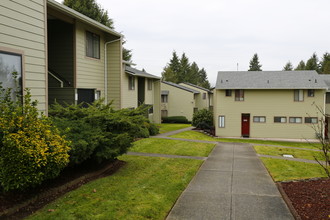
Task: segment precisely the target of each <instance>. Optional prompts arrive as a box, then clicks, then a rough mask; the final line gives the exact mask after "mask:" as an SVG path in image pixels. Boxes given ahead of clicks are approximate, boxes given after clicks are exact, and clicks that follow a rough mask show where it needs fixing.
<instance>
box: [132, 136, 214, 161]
mask: <svg viewBox="0 0 330 220" xmlns="http://www.w3.org/2000/svg"><path fill="white" fill-rule="evenodd" d="M214 146H215V144H206V143H191V142H187V141H178V140H168V139H161V138H146V139H142V140H139V141H136V142H134V144H133V147H132V148H130V151H133V152H143V153H157V154H174V155H182V156H201V157H207V156H208V155H209V154H210V152H211V151H212V149H213V148H214Z"/></svg>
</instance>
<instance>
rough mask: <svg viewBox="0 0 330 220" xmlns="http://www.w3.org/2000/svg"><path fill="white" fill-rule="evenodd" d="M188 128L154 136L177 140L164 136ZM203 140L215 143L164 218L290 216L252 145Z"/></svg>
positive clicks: (170, 219)
mask: <svg viewBox="0 0 330 220" xmlns="http://www.w3.org/2000/svg"><path fill="white" fill-rule="evenodd" d="M189 129H192V128H186V129H181V130H177V131H176V132H169V133H166V134H161V135H158V136H155V137H154V138H168V139H174V140H178V139H177V138H169V137H166V136H167V135H173V134H174V133H179V132H182V131H185V130H189ZM181 140H185V139H181ZM186 141H192V140H186ZM196 142H201V141H196ZM203 142H205V143H216V144H217V145H216V147H215V148H214V149H213V151H212V152H211V154H210V155H209V157H208V158H207V159H206V161H205V162H204V163H203V165H202V166H201V168H200V169H199V171H198V172H197V174H196V176H195V177H194V178H193V179H192V181H191V182H190V184H189V185H188V187H187V188H186V189H185V191H184V192H183V193H182V194H181V196H180V197H179V199H178V200H177V202H176V204H175V205H174V207H173V208H172V210H171V211H170V213H169V215H168V216H167V220H173V219H180V220H182V219H189V220H194V219H294V218H293V216H292V215H291V213H290V211H289V209H288V207H287V206H286V204H285V202H284V200H283V199H282V196H281V194H280V193H279V191H278V189H277V187H276V186H275V183H274V182H273V180H272V178H271V177H270V176H269V174H268V172H267V170H266V168H265V167H264V165H263V164H262V162H261V161H260V159H259V158H258V156H257V155H256V153H255V151H254V150H253V148H252V145H250V144H240V143H219V142H210V141H203Z"/></svg>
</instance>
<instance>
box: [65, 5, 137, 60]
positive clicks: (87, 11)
mask: <svg viewBox="0 0 330 220" xmlns="http://www.w3.org/2000/svg"><path fill="white" fill-rule="evenodd" d="M63 4H64V5H66V6H68V7H69V8H72V9H74V10H75V11H77V12H80V13H81V14H83V15H86V16H87V17H89V18H91V19H93V20H95V21H98V22H100V23H101V24H103V25H105V26H107V27H109V28H111V29H114V24H113V20H112V19H111V18H109V15H108V11H107V10H104V9H103V8H102V7H101V6H100V5H99V4H98V3H97V2H96V0H63ZM123 43H125V41H124V42H123ZM123 60H126V61H129V62H131V61H132V51H131V50H128V49H125V48H123Z"/></svg>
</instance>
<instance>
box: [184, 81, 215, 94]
mask: <svg viewBox="0 0 330 220" xmlns="http://www.w3.org/2000/svg"><path fill="white" fill-rule="evenodd" d="M182 84H186V85H188V86H192V87H195V88H197V89H201V90H204V91H206V92H211V90H209V89H206V88H204V87H201V86H197V85H195V84H192V83H188V82H183V83H180V85H182Z"/></svg>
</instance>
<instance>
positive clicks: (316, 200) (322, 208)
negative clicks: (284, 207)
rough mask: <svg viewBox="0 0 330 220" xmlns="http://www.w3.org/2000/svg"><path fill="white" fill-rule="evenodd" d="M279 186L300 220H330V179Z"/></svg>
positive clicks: (286, 183)
mask: <svg viewBox="0 0 330 220" xmlns="http://www.w3.org/2000/svg"><path fill="white" fill-rule="evenodd" d="M279 184H280V186H281V187H282V189H283V190H284V192H285V193H286V195H287V197H288V198H289V199H290V202H291V204H292V206H293V207H294V209H295V211H296V213H297V214H298V215H299V217H300V219H328V220H329V219H330V178H323V179H314V180H304V181H293V182H282V183H279ZM289 206H290V205H289Z"/></svg>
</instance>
